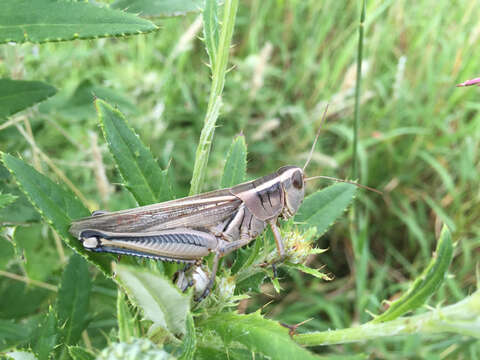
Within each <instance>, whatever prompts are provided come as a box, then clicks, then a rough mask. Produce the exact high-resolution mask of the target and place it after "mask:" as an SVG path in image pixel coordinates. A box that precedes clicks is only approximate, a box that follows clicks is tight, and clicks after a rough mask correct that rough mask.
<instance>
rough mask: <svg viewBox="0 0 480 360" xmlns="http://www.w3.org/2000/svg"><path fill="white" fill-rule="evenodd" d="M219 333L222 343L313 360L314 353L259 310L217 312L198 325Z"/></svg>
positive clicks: (289, 359)
mask: <svg viewBox="0 0 480 360" xmlns="http://www.w3.org/2000/svg"><path fill="white" fill-rule="evenodd" d="M200 326H201V327H203V328H206V329H207V330H211V331H214V332H216V333H217V334H219V335H220V336H221V337H222V339H223V340H224V342H225V343H226V345H228V343H230V342H232V341H235V342H239V343H241V344H243V345H245V346H246V347H247V348H248V349H249V350H250V351H252V352H259V353H262V354H264V355H266V356H269V357H270V358H272V359H287V360H295V359H315V358H316V356H315V355H313V354H312V353H310V352H309V351H307V350H305V349H304V348H302V347H301V346H299V345H297V344H296V343H295V342H294V341H293V340H292V339H291V338H290V335H289V334H288V330H287V329H286V328H285V327H282V326H281V325H279V324H278V323H276V322H274V321H272V320H268V319H265V318H264V317H262V315H260V313H259V312H255V313H252V314H249V315H239V314H235V313H221V314H217V315H213V316H211V317H209V318H208V319H206V320H205V321H204V322H202V323H201V324H200Z"/></svg>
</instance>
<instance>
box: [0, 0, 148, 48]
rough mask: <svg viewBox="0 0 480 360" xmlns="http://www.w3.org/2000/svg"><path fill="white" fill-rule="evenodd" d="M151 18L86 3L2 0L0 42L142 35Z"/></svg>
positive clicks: (34, 41) (52, 0)
mask: <svg viewBox="0 0 480 360" xmlns="http://www.w3.org/2000/svg"><path fill="white" fill-rule="evenodd" d="M156 29H157V27H156V26H155V25H154V24H153V23H151V22H150V21H147V20H144V19H140V18H138V17H136V16H134V15H132V14H127V13H124V12H122V11H118V10H110V9H108V8H106V7H104V8H101V7H98V6H95V5H92V4H89V3H87V2H80V1H79V2H76V1H55V0H35V1H31V0H2V2H1V3H0V43H6V42H17V43H24V42H33V43H39V42H47V41H63V40H73V39H93V38H98V37H109V36H125V35H132V34H133V35H135V34H142V33H146V32H150V31H153V30H156Z"/></svg>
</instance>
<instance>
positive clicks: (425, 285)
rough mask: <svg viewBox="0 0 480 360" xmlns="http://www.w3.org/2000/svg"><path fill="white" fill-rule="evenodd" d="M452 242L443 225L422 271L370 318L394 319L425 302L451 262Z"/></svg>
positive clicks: (443, 277) (440, 281) (377, 320)
mask: <svg viewBox="0 0 480 360" xmlns="http://www.w3.org/2000/svg"><path fill="white" fill-rule="evenodd" d="M452 256H453V244H452V238H451V234H450V231H449V230H448V228H447V227H446V226H444V227H443V229H442V232H441V234H440V238H439V239H438V243H437V248H436V249H435V254H434V256H433V258H432V260H431V261H430V264H428V266H427V268H426V269H425V270H424V271H423V273H422V274H421V275H420V276H419V277H418V278H416V279H415V281H414V282H413V284H412V286H411V287H410V289H408V291H407V292H406V293H405V294H403V295H402V297H400V299H398V300H396V301H394V302H393V303H392V304H391V305H390V307H389V308H388V310H387V311H385V312H384V313H383V314H382V315H380V316H378V317H376V318H375V319H373V320H372V323H379V322H384V321H389V320H393V319H396V318H397V317H399V316H402V315H403V314H405V313H407V312H409V311H412V310H415V309H417V308H418V307H420V306H422V305H423V304H425V302H426V301H427V300H428V299H429V298H430V296H432V294H433V293H435V291H437V290H438V288H439V287H440V285H442V283H443V280H444V279H445V277H446V275H447V271H448V267H449V266H450V263H451V262H452Z"/></svg>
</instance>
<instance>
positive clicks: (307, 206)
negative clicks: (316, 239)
mask: <svg viewBox="0 0 480 360" xmlns="http://www.w3.org/2000/svg"><path fill="white" fill-rule="evenodd" d="M356 189H357V188H356V187H355V185H352V184H346V183H338V184H334V185H331V186H329V187H327V188H325V189H323V190H320V191H317V192H315V193H313V194H312V195H310V196H307V197H306V198H305V200H304V201H303V204H302V206H301V207H300V209H299V210H298V212H297V215H296V216H295V221H296V222H299V223H301V226H302V227H316V228H317V235H322V234H323V233H324V232H325V231H327V229H328V228H329V226H330V225H332V224H333V223H334V222H335V220H337V218H338V217H339V216H340V215H342V214H343V212H344V211H345V210H346V209H347V207H348V205H350V203H351V202H352V200H353V198H354V195H355V191H356Z"/></svg>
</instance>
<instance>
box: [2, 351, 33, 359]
mask: <svg viewBox="0 0 480 360" xmlns="http://www.w3.org/2000/svg"><path fill="white" fill-rule="evenodd" d="M7 356H8V357H9V358H11V359H13V360H37V358H36V357H35V355H34V354H32V353H30V352H27V351H12V352H9V353H7Z"/></svg>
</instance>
